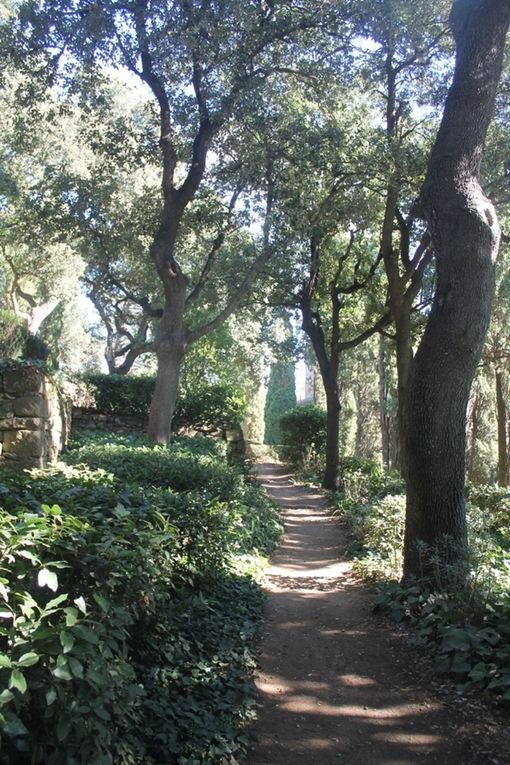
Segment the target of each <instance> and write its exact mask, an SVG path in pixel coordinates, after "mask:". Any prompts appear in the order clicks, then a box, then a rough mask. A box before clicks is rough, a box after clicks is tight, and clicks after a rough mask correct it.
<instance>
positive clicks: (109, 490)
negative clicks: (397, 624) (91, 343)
mask: <svg viewBox="0 0 510 765" xmlns="http://www.w3.org/2000/svg"><path fill="white" fill-rule="evenodd" d="M221 452H222V449H221V448H218V447H217V446H216V445H215V444H214V443H212V444H211V442H209V441H206V440H204V439H197V440H196V441H195V440H193V439H191V440H190V439H185V440H182V441H180V442H179V443H177V444H173V445H172V446H170V447H169V448H166V449H164V448H161V447H159V448H156V449H150V448H149V447H148V446H147V445H146V443H145V442H144V441H143V439H131V438H129V437H126V436H124V437H120V438H117V437H115V438H112V437H107V436H105V435H103V436H99V437H95V438H90V437H89V438H87V439H85V442H84V443H82V444H81V445H80V444H74V446H73V448H72V450H71V451H70V452H69V454H68V455H67V462H68V464H60V465H59V466H58V467H56V468H53V469H51V470H47V471H32V473H31V474H30V475H28V474H26V475H24V476H19V475H13V474H10V473H7V472H4V473H2V474H1V475H0V508H1V509H0V537H1V546H0V603H1V605H0V713H1V716H0V726H1V747H0V762H2V763H4V765H28V764H29V763H30V765H32V764H33V763H45V764H47V765H110V764H111V765H142V764H143V765H151V764H152V765H154V764H155V763H161V762H165V763H168V764H169V765H170V764H171V763H175V764H178V765H206V764H207V765H233V764H234V763H237V762H238V758H239V756H240V755H241V754H242V753H243V752H244V750H245V748H246V745H247V738H246V734H245V727H246V724H247V723H248V722H249V721H250V720H251V719H252V717H253V714H254V712H253V708H254V695H253V689H252V683H251V673H252V670H253V663H254V662H253V646H252V643H253V637H254V635H255V632H256V630H257V623H258V618H259V615H260V609H261V597H262V596H261V590H260V588H259V586H258V585H257V582H256V575H257V574H258V573H259V572H260V571H261V569H262V568H263V562H264V559H265V556H267V554H268V553H269V552H270V551H271V550H272V549H273V547H274V546H275V544H276V541H277V539H278V537H279V534H280V532H281V527H280V522H279V519H278V516H277V514H276V512H275V510H274V509H273V507H272V506H271V505H270V503H269V502H268V501H267V499H266V498H265V496H264V495H263V493H262V492H261V490H260V489H259V488H258V486H257V485H256V484H255V483H253V482H252V481H251V480H250V479H249V477H247V476H245V475H243V474H242V473H241V472H240V471H239V470H237V469H234V468H232V467H229V466H227V464H226V462H225V459H224V456H223V455H222V453H221ZM151 456H152V458H153V460H151Z"/></svg>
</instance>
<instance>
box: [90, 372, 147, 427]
mask: <svg viewBox="0 0 510 765" xmlns="http://www.w3.org/2000/svg"><path fill="white" fill-rule="evenodd" d="M84 379H85V382H86V384H87V385H88V387H89V389H90V391H91V393H92V395H93V397H94V399H95V402H96V408H97V410H98V411H99V412H101V413H102V414H128V415H133V416H135V417H147V415H148V412H149V407H150V402H151V398H152V394H153V392H154V384H155V380H154V377H153V376H150V375H129V376H128V375H107V374H91V375H87V376H86V377H85V378H84Z"/></svg>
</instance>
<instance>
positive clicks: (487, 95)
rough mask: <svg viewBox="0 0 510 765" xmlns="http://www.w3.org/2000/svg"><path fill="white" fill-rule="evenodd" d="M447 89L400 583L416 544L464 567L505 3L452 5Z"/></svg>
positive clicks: (508, 13) (494, 240)
mask: <svg viewBox="0 0 510 765" xmlns="http://www.w3.org/2000/svg"><path fill="white" fill-rule="evenodd" d="M450 24H451V29H452V33H453V37H454V40H455V44H456V59H455V71H454V76H453V81H452V84H451V87H450V90H449V92H448V97H447V100H446V104H445V108H444V114H443V118H442V121H441V125H440V128H439V131H438V135H437V138H436V141H435V143H434V146H433V148H432V152H431V155H430V159H429V164H428V169H427V174H426V177H425V181H424V184H423V187H422V191H421V195H420V200H419V204H418V206H417V207H416V214H417V215H418V214H419V215H421V216H422V217H423V218H424V219H425V220H426V222H427V224H428V227H429V232H430V236H431V240H432V244H433V247H434V250H435V252H436V259H437V286H436V291H435V295H434V301H433V305H432V309H431V312H430V316H429V320H428V322H427V326H426V329H425V332H424V335H423V337H422V340H421V342H420V345H419V348H418V350H417V353H416V355H415V358H414V361H413V364H412V367H411V371H410V378H409V388H408V400H407V416H406V445H407V465H406V483H407V514H406V531H405V549H404V579H406V580H408V579H409V578H411V577H419V576H420V575H421V574H422V567H421V564H422V563H423V561H421V560H420V551H419V543H420V542H423V543H425V544H426V545H428V546H431V547H433V548H434V547H438V546H440V545H442V544H443V541H444V537H445V536H447V537H448V539H449V545H448V550H447V551H445V552H444V556H445V558H446V559H447V560H448V561H449V562H455V563H458V564H459V566H461V567H462V565H463V563H464V561H465V556H466V549H467V529H466V518H465V508H464V463H465V441H466V436H465V432H466V428H465V426H466V407H467V403H468V398H469V391H470V388H471V383H472V381H473V377H474V374H475V371H476V368H477V364H478V361H479V359H480V355H481V352H482V348H483V342H484V339H485V335H486V332H487V328H488V324H489V318H490V310H491V304H492V297H493V292H494V269H495V261H496V256H497V252H498V248H499V242H500V228H499V225H498V220H497V217H496V212H495V210H494V207H493V205H492V204H491V202H490V201H489V200H488V199H487V198H486V197H485V195H484V193H483V191H482V188H481V186H480V181H479V179H480V163H481V158H482V152H483V146H484V141H485V138H486V134H487V129H488V126H489V122H490V119H491V116H492V112H493V108H494V103H495V99H496V92H497V88H498V83H499V78H500V75H501V68H502V59H503V51H504V45H505V38H506V34H507V31H508V26H509V24H510V2H509V1H508V0H504V1H503V2H502V1H501V0H477V2H473V0H455V2H454V3H453V5H452V9H451V13H450Z"/></svg>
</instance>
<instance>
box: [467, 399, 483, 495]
mask: <svg viewBox="0 0 510 765" xmlns="http://www.w3.org/2000/svg"><path fill="white" fill-rule="evenodd" d="M478 410H479V400H478V393H477V392H476V391H475V393H474V395H473V393H472V394H471V397H470V399H469V402H468V408H467V428H466V437H467V449H466V456H467V470H466V475H467V479H468V481H471V482H475V481H476V463H475V457H476V440H477V438H478V427H479V419H480V416H479V411H478Z"/></svg>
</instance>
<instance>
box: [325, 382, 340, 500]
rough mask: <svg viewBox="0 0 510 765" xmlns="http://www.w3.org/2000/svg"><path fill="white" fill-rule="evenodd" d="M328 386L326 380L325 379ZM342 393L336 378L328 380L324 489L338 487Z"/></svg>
mask: <svg viewBox="0 0 510 765" xmlns="http://www.w3.org/2000/svg"><path fill="white" fill-rule="evenodd" d="M324 386H325V387H326V382H325V381H324ZM339 428H340V394H339V390H338V382H337V380H336V379H331V380H328V384H327V387H326V468H325V470H324V477H323V479H322V486H323V488H324V489H331V490H332V491H334V490H335V489H338V482H339V472H340V455H339Z"/></svg>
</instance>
